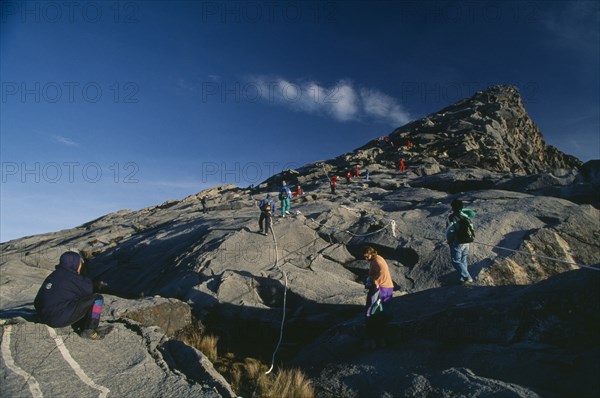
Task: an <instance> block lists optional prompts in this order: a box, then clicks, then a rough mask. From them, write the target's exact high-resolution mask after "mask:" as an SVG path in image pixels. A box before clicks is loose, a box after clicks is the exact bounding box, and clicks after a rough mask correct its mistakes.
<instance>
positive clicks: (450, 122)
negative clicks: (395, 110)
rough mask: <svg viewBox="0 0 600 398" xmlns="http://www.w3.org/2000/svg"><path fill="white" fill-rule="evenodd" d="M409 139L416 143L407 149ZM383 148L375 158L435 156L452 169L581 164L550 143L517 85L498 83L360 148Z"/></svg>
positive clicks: (519, 170)
mask: <svg viewBox="0 0 600 398" xmlns="http://www.w3.org/2000/svg"><path fill="white" fill-rule="evenodd" d="M408 140H410V141H411V144H412V146H411V147H410V148H408V147H407V142H408ZM374 147H379V148H380V149H383V151H379V152H378V153H376V156H375V158H374V159H373V160H374V161H375V162H378V163H379V162H381V161H386V160H387V161H394V162H398V161H399V159H400V158H403V157H404V158H406V159H407V160H409V159H410V161H411V163H412V164H413V165H414V164H418V163H421V162H423V160H424V159H427V158H429V161H430V160H431V159H435V161H437V162H438V163H439V164H440V165H442V166H445V167H451V168H481V169H487V170H490V171H496V172H511V173H515V174H533V173H541V172H549V171H553V170H556V169H571V168H574V167H578V166H580V165H581V162H580V161H579V160H578V159H576V158H575V157H573V156H569V155H565V154H564V153H562V152H560V151H559V150H558V149H556V148H554V147H552V146H550V145H547V144H546V143H545V142H544V140H543V137H542V133H541V132H540V130H539V128H538V127H537V126H536V125H535V123H534V122H533V121H532V120H531V118H530V117H529V115H528V114H527V111H526V110H525V106H524V104H523V99H522V98H521V95H520V94H519V91H518V89H517V88H516V87H514V86H494V87H491V88H489V89H487V90H484V91H480V92H477V93H476V94H475V95H473V96H472V97H470V98H467V99H464V100H462V101H459V102H457V103H455V104H453V105H451V106H448V107H446V108H444V109H442V110H441V111H439V112H436V113H433V114H431V115H429V116H427V117H426V118H423V119H420V120H416V121H414V122H411V123H409V124H406V125H404V126H402V127H399V128H397V129H396V130H394V131H393V132H392V133H391V134H390V135H389V136H388V137H387V139H386V140H374V141H372V142H370V143H369V144H367V145H365V146H364V147H362V148H360V149H359V151H361V150H363V151H364V150H372V149H373V148H374Z"/></svg>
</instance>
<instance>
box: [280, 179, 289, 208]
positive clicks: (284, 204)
mask: <svg viewBox="0 0 600 398" xmlns="http://www.w3.org/2000/svg"><path fill="white" fill-rule="evenodd" d="M291 197H292V191H291V190H290V188H288V186H287V184H286V182H285V181H283V183H282V187H281V190H280V191H279V200H280V201H281V217H285V215H286V214H290V212H289V210H290V198H291Z"/></svg>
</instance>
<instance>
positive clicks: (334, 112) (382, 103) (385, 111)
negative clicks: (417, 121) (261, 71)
mask: <svg viewBox="0 0 600 398" xmlns="http://www.w3.org/2000/svg"><path fill="white" fill-rule="evenodd" d="M251 80H252V81H253V82H252V83H249V84H252V85H256V88H257V90H258V91H259V94H260V95H258V97H259V98H260V99H261V100H262V101H267V102H269V103H272V104H277V105H281V106H286V107H288V108H290V109H292V110H294V111H298V112H306V113H316V114H322V115H327V116H331V117H333V118H334V119H335V120H338V121H340V122H347V121H352V120H375V121H377V122H381V123H387V124H391V125H392V126H394V127H397V126H398V125H399V124H405V123H407V122H408V121H409V120H410V115H409V114H408V112H407V111H405V110H404V108H403V107H402V105H400V104H398V103H397V102H396V100H395V99H394V98H392V97H390V96H389V95H386V94H384V93H381V92H379V91H377V90H373V89H365V88H362V89H356V88H355V87H354V85H353V84H352V83H351V82H348V81H344V80H341V81H339V82H338V83H337V84H335V85H332V86H330V87H326V86H322V85H320V84H318V83H316V82H313V81H309V82H292V81H289V80H286V79H284V78H281V77H275V78H268V77H264V76H261V77H257V78H254V79H251Z"/></svg>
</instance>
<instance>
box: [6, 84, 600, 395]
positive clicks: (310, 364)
mask: <svg viewBox="0 0 600 398" xmlns="http://www.w3.org/2000/svg"><path fill="white" fill-rule="evenodd" d="M409 139H410V140H411V145H410V147H409V146H408V140H409ZM402 158H404V159H405V160H406V165H407V169H406V170H405V171H399V170H398V161H399V159H402ZM356 166H359V169H360V171H361V176H360V177H359V178H353V179H352V181H351V182H350V183H349V184H345V183H343V180H340V181H339V182H338V184H339V186H338V190H337V192H336V194H331V192H330V187H329V180H328V179H329V177H331V175H333V174H337V175H344V174H345V173H346V171H347V170H349V169H350V168H352V169H353V170H354V168H355V167H356ZM366 169H368V170H369V174H370V176H369V180H366V178H365V174H364V173H365V170H366ZM598 175H599V173H598V164H597V162H589V163H586V164H585V165H581V162H579V161H578V160H577V159H575V158H573V157H571V156H568V155H565V154H562V153H561V152H559V151H558V150H556V149H555V148H552V147H549V146H547V145H546V144H545V143H544V142H543V139H542V136H541V133H540V132H539V131H538V129H537V127H536V126H535V124H534V123H533V122H532V121H531V120H530V119H529V117H528V116H527V113H526V112H525V110H524V107H523V104H522V100H521V98H520V97H519V95H518V91H517V90H516V88H514V87H506V86H502V87H493V88H491V89H489V90H486V91H484V92H481V93H477V94H476V95H475V96H473V97H472V98H469V99H466V100H464V101H461V102H459V103H457V104H455V105H452V106H450V107H448V108H446V109H444V110H442V111H440V112H438V113H435V114H432V115H430V116H428V117H427V118H425V119H422V120H418V121H415V122H412V123H410V124H408V125H406V126H403V127H400V128H399V129H396V130H395V131H394V132H392V133H391V134H390V135H389V136H388V137H386V138H385V139H380V140H379V139H378V140H374V141H372V142H369V143H368V144H366V145H365V146H363V147H361V148H358V149H357V150H356V151H353V152H351V153H348V154H344V155H342V156H339V157H337V158H335V159H331V160H328V161H320V162H316V163H314V164H309V165H306V166H304V167H302V168H299V169H298V170H287V171H285V172H283V173H281V174H279V175H276V176H273V177H272V178H270V179H269V180H267V181H265V182H264V183H263V184H261V185H259V186H258V187H257V188H256V189H253V190H250V189H242V188H238V187H236V186H232V185H228V186H220V187H215V188H211V189H209V190H206V191H203V192H200V193H199V194H197V195H192V196H189V197H187V198H184V199H182V200H171V201H168V202H165V203H163V204H160V205H157V206H152V207H149V208H145V209H142V210H139V211H130V210H124V211H120V212H116V213H112V214H109V215H106V216H104V217H101V218H99V219H96V220H93V221H90V222H88V223H86V224H84V225H81V226H79V227H77V228H73V229H70V230H64V231H59V232H55V233H50V234H44V235H38V236H32V237H26V238H23V239H18V240H15V241H11V242H6V243H3V244H1V245H0V250H1V259H0V270H1V274H0V286H1V288H0V318H1V319H4V322H6V323H5V325H3V326H2V330H3V340H2V344H3V347H4V346H6V348H5V349H4V350H5V352H8V353H10V354H11V355H12V359H8V357H7V356H6V355H5V356H3V359H2V361H0V363H1V366H0V370H1V372H2V375H1V377H2V379H1V380H2V381H1V382H2V389H3V391H4V389H7V390H6V391H11V392H15V393H18V392H22V391H24V388H25V387H24V386H25V384H24V383H25V381H24V379H23V378H22V377H19V375H18V373H15V371H14V368H13V367H12V366H11V365H12V364H15V365H17V366H19V367H20V368H21V369H24V371H25V372H27V373H29V374H33V375H34V376H35V374H39V373H44V372H46V373H47V372H48V371H49V369H50V368H49V366H50V365H49V362H44V361H41V362H36V361H35V360H33V359H32V358H36V357H40V358H41V357H44V356H45V355H52V357H53V358H54V356H53V355H54V354H56V353H53V354H49V353H50V352H51V351H52V350H53V348H52V347H53V346H52V344H54V343H55V342H56V340H55V339H53V338H52V335H51V334H50V333H51V332H49V330H47V329H44V328H45V327H44V326H42V325H39V324H37V323H35V322H36V320H35V316H34V315H33V314H32V301H33V298H34V296H35V293H36V291H37V289H38V288H39V286H40V284H41V282H42V280H43V278H44V277H45V276H46V275H47V274H48V273H49V272H50V271H51V270H52V269H53V268H54V266H55V265H56V264H57V262H58V257H59V256H60V254H61V253H62V252H64V251H65V250H69V249H77V250H80V251H81V252H82V253H83V254H84V255H85V256H86V257H87V258H88V262H87V265H88V269H89V275H90V276H91V277H92V278H94V279H96V280H102V281H104V282H106V283H108V286H109V289H110V294H112V295H113V296H114V297H115V298H114V300H113V301H111V302H109V303H108V305H107V311H109V315H108V316H109V317H108V318H106V314H105V318H106V319H107V322H112V323H114V325H115V326H116V331H117V332H119V334H120V335H123V336H124V337H123V338H124V339H125V340H126V341H128V342H130V343H131V341H133V340H135V339H137V341H138V343H136V344H133V343H131V344H129V343H127V344H125V345H126V346H128V347H130V348H131V350H134V351H135V352H133V351H132V352H130V353H128V352H127V351H123V352H121V351H120V350H112V349H111V348H110V344H108V343H103V342H101V343H94V344H99V345H98V347H99V349H101V350H106V352H107V353H108V351H109V350H110V351H111V352H112V354H113V355H115V356H117V357H118V359H116V360H117V361H118V362H119V363H121V365H119V366H122V368H119V369H121V370H119V371H123V372H125V373H127V372H129V371H130V370H131V371H132V372H133V371H135V370H136V369H138V368H140V367H150V368H152V369H155V370H154V371H153V372H154V373H149V376H147V379H144V380H145V381H144V383H143V385H144V387H142V386H141V384H140V386H139V387H138V386H137V385H131V386H124V385H121V384H111V383H113V382H112V379H113V378H115V379H118V377H117V373H116V370H115V371H114V372H113V371H112V370H111V369H110V368H109V367H108V366H104V365H101V362H103V361H104V359H102V358H104V357H101V356H100V357H99V358H101V360H99V361H91V360H90V361H89V362H88V359H86V355H90V354H89V350H90V349H91V348H89V347H87V346H85V345H83V342H82V341H80V339H79V338H78V337H77V336H72V335H70V334H68V333H67V332H64V333H63V332H60V333H63V340H65V344H66V346H67V348H68V349H69V350H70V351H71V352H73V355H74V356H78V357H77V358H76V362H77V363H79V364H80V365H81V366H82V368H84V369H85V370H87V371H88V372H89V374H91V375H90V378H91V379H92V380H95V382H96V384H98V385H103V386H105V387H106V388H108V389H110V390H111V391H121V392H122V394H119V395H123V396H127V395H130V391H133V390H135V389H137V388H140V389H141V388H146V389H147V392H148V394H142V395H148V396H151V395H153V393H152V391H155V390H157V389H163V388H164V389H166V390H167V391H171V393H170V394H169V396H189V395H190V394H191V395H194V396H207V397H208V396H228V395H230V394H232V392H231V390H230V388H229V387H228V386H227V384H226V382H224V381H223V380H221V379H220V378H219V375H217V374H215V373H214V370H212V369H211V368H212V365H210V363H209V362H208V360H206V358H203V356H202V355H201V354H199V353H197V352H196V351H195V350H193V349H190V348H189V347H187V346H185V345H183V343H180V342H178V341H177V340H174V339H172V338H170V337H169V336H170V335H171V333H172V332H173V330H175V329H177V328H178V327H179V326H173V324H171V322H170V321H171V319H172V316H170V315H169V314H168V313H169V312H172V313H173V314H179V315H178V316H177V318H179V319H188V318H187V316H186V315H183V313H180V312H179V311H185V310H184V309H183V308H184V307H187V306H188V305H189V307H190V311H191V313H193V315H194V316H195V317H197V318H199V319H200V320H201V321H203V322H204V323H205V324H206V325H207V327H209V328H210V330H211V331H212V332H213V333H217V334H219V336H220V337H221V340H220V342H221V343H222V344H223V345H226V346H227V347H230V348H231V347H237V348H238V349H239V350H240V351H243V352H245V353H249V354H253V355H256V356H262V357H268V358H270V354H271V352H272V350H273V348H274V346H275V342H276V340H277V337H278V336H279V327H280V322H281V319H282V313H283V310H285V314H286V322H285V334H284V336H285V339H284V344H283V345H282V347H281V350H280V352H279V353H278V357H277V358H278V360H279V361H281V362H282V363H283V364H284V365H285V364H288V363H290V362H293V363H296V364H299V365H301V366H302V367H303V368H305V369H307V370H308V371H310V372H311V375H312V376H313V377H314V383H315V386H316V387H317V391H319V394H320V395H322V396H348V397H350V396H368V395H369V392H370V390H365V388H367V387H365V386H372V385H373V384H378V383H379V382H380V381H381V383H380V384H381V391H379V392H378V394H379V395H381V394H386V393H387V394H388V395H391V396H415V397H421V396H454V395H457V394H458V395H460V394H462V395H474V396H475V395H478V396H493V395H494V394H496V393H497V394H499V395H500V396H519V397H534V396H585V395H588V394H590V393H593V392H594V391H595V392H598V390H597V385H596V384H594V383H592V382H588V381H586V380H583V379H582V378H578V377H579V376H577V372H578V371H580V370H582V369H583V368H582V366H588V365H589V366H591V368H590V369H592V370H593V369H596V368H594V367H593V366H592V364H593V361H592V360H594V359H597V352H598V351H597V350H598V343H597V341H595V339H593V338H592V336H591V335H590V334H586V333H583V332H581V333H580V331H581V330H587V329H586V328H589V327H594V326H595V327H596V328H597V325H598V323H597V309H596V307H594V305H591V306H588V307H585V306H582V305H575V304H573V305H569V304H568V303H583V302H584V299H585V298H586V297H588V298H589V297H592V296H593V295H594V294H597V291H598V287H597V286H598V285H597V281H598V279H597V277H596V276H595V275H596V274H597V271H594V270H588V271H587V272H588V273H589V277H581V275H584V274H583V273H582V272H581V271H580V270H578V269H579V267H578V265H576V264H579V265H587V266H594V265H597V264H598V263H600V247H599V245H598V242H599V241H600V222H599V220H600V212H599V211H598V205H599V192H600V190H599V185H598V178H597V176H598ZM284 179H285V180H286V181H288V183H289V184H291V185H296V184H301V185H302V187H303V188H304V194H303V195H302V196H299V197H296V198H294V199H293V200H292V214H291V215H290V216H288V217H286V218H282V217H276V218H275V222H274V226H273V231H274V234H273V235H271V236H266V237H265V236H263V235H261V234H258V233H257V230H258V224H257V221H258V215H259V212H258V209H257V203H258V201H259V200H260V199H262V198H263V197H264V195H265V194H266V193H267V192H271V193H273V194H276V192H277V189H278V187H279V184H280V183H281V181H282V180H284ZM201 198H206V199H207V205H208V208H209V211H208V213H206V214H205V213H203V212H202V206H201V204H200V199H201ZM455 198H461V199H462V200H463V201H464V202H465V204H466V206H467V207H469V208H471V209H473V210H475V211H476V212H477V218H476V219H475V220H474V221H475V228H476V242H474V243H473V244H472V247H471V251H470V263H471V267H470V268H471V271H472V274H473V276H475V277H476V279H477V281H478V285H479V286H477V287H475V288H472V289H469V288H466V287H462V286H457V279H458V277H457V274H456V271H454V269H453V268H452V267H451V265H450V264H449V261H448V259H449V250H448V247H447V245H446V243H445V236H444V234H445V223H446V218H447V215H448V212H449V203H450V202H451V201H452V200H453V199H455ZM365 245H371V246H373V247H375V248H376V249H377V250H378V251H379V252H380V253H381V254H382V255H383V256H384V257H385V258H386V259H387V261H388V263H389V265H390V268H391V272H392V277H393V280H394V283H395V285H396V296H397V297H395V298H394V299H393V302H392V305H391V308H392V309H393V312H394V321H393V323H392V325H391V328H390V330H389V338H388V344H389V345H390V348H389V349H387V350H381V351H377V352H375V353H369V352H363V351H360V349H358V346H359V345H360V344H358V343H357V342H358V341H359V340H360V336H361V333H362V323H363V318H362V305H363V304H364V289H363V284H362V281H363V278H364V276H365V274H366V270H367V265H366V264H365V262H364V261H363V260H362V256H361V254H362V250H363V248H364V246H365ZM551 259H558V260H560V261H555V260H551ZM570 275H576V276H572V277H571V276H570ZM586 275H587V274H586ZM549 278H551V279H550V281H553V282H550V281H547V280H548V279H549ZM570 289H572V290H574V292H573V294H580V295H581V297H579V296H577V297H574V296H573V297H572V295H570V293H569V291H570ZM284 293H285V297H286V301H285V308H284V301H283V298H284ZM154 296H162V297H166V298H170V300H171V301H169V302H170V303H171V304H164V305H167V307H162V305H163V303H162V302H160V301H157V302H152V304H151V305H149V306H148V307H146V305H147V303H148V300H164V299H161V298H155V297H154ZM117 297H120V298H117ZM592 298H593V297H592ZM534 299H535V300H534ZM563 299H564V300H563ZM532 300H533V302H535V303H537V304H535V305H533V304H531V303H532ZM536 300H537V301H536ZM557 300H558V301H557ZM563 301H564V302H563ZM173 303H178V304H173ZM596 304H597V300H596ZM596 304H595V305H596ZM170 305H174V307H173V309H172V311H167V312H166V313H165V308H171V307H168V306H170ZM182 306H184V307H182ZM140 307H141V308H140ZM111 308H112V310H111ZM136 308H138V309H139V311H138V312H136ZM116 309H119V310H118V311H117V310H116ZM110 311H113V312H110ZM140 311H141V312H140ZM569 311H570V312H569ZM590 311H591V312H590ZM594 311H596V312H594ZM132 314H134V315H132ZM190 316H191V315H190ZM16 319H17V321H15V320H16ZM165 319H167V320H169V321H168V322H165ZM474 320H477V321H474ZM9 324H14V325H9ZM152 324H160V328H159V329H158V330H160V332H157V331H156V330H154V329H152V326H150V325H152ZM132 325H133V326H132ZM465 325H468V327H465ZM9 326H10V329H8V330H9V331H7V327H9ZM30 329H31V330H34V329H35V330H37V329H39V330H40V333H39V336H38V338H39V340H40V342H39V344H36V345H33V346H31V347H30V348H28V349H27V350H24V349H23V347H24V344H21V343H17V341H24V339H26V337H27V336H28V334H29V333H30ZM171 329H172V330H171ZM151 331H152V333H155V334H152V333H151ZM60 333H59V334H60ZM113 333H114V332H113ZM149 333H150V334H152V336H150V335H149ZM156 333H158V335H156ZM153 336H154V337H153ZM158 336H160V337H158ZM9 337H10V339H9ZM7 340H8V343H7V342H6V341H7ZM130 340H131V341H130ZM572 342H575V343H576V344H574V345H573V344H572ZM355 343H356V344H355ZM104 344H106V345H104ZM38 347H39V348H38ZM119 347H120V346H119ZM581 347H587V349H588V350H589V354H586V353H585V352H584V350H583V348H581ZM317 354H318V355H317ZM328 354H332V355H328ZM563 354H564V355H563ZM121 355H123V356H126V357H127V358H129V357H131V356H133V357H134V358H139V359H138V360H135V361H133V362H128V361H129V359H127V358H126V357H123V358H121ZM561 355H562V357H561ZM399 358H403V362H404V363H405V365H403V366H396V365H394V361H398V360H399ZM498 358H503V359H501V360H499V359H498ZM521 358H528V359H531V361H530V362H527V361H524V362H523V363H530V364H531V365H532V367H531V368H528V367H525V366H521V365H519V360H520V359H521ZM560 358H563V359H560ZM105 359H106V360H107V361H108V357H106V358H105ZM497 359H498V361H499V362H495V361H496V360H497ZM11 360H12V362H11ZM53 360H54V359H53ZM55 360H56V361H57V362H56V364H54V365H52V366H58V365H57V364H58V363H59V362H58V361H59V359H55ZM544 361H545V362H544ZM517 365H519V366H517ZM542 365H543V366H542ZM513 366H514V367H515V369H517V370H513V371H511V370H510V368H511V367H513ZM533 368H535V369H533ZM565 369H566V371H565ZM587 372H588V371H587V370H586V371H585V372H583V373H582V374H585V375H587V374H588V373H587ZM86 373H87V372H86ZM563 374H567V375H568V377H570V378H571V379H570V380H572V381H573V383H572V384H568V385H566V386H565V385H558V384H557V383H549V384H547V385H546V384H544V383H543V382H542V380H544V378H552V377H556V378H557V380H558V378H560V377H561V376H562V375H563ZM144 377H146V376H144ZM69 380H70V379H69ZM98 380H101V381H102V382H103V383H105V384H102V383H101V382H99V381H98ZM109 380H111V381H110V382H109ZM394 381H399V384H397V387H394V388H392V387H391V385H392V384H393V382H394ZM575 382H577V383H575ZM77 383H79V381H77V382H76V381H73V382H68V383H66V384H65V385H63V386H61V387H60V388H62V389H65V391H70V392H71V395H72V392H73V391H78V390H77V389H78V388H79V387H77V386H78V385H79V384H77ZM115 383H117V382H115ZM39 384H40V386H41V388H42V391H53V390H54V388H58V387H56V386H54V385H52V382H51V381H50V380H49V376H48V378H44V377H42V376H40V377H39ZM86 388H87V387H86ZM127 388H130V389H131V390H129V389H127ZM120 389H122V390H120ZM96 390H97V389H96ZM61 391H62V390H61ZM91 391H92V392H93V391H94V388H92V390H91ZM140 391H145V390H140ZM94 393H95V392H94ZM202 394H204V395H202ZM328 394H329V395H328ZM46 395H48V394H46ZM50 395H51V394H50ZM67 395H69V394H67ZM376 395H377V394H376ZM379 395H377V396H379ZM592 395H593V394H592Z"/></svg>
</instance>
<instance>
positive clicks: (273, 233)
mask: <svg viewBox="0 0 600 398" xmlns="http://www.w3.org/2000/svg"><path fill="white" fill-rule="evenodd" d="M271 236H272V237H273V242H274V243H275V266H274V267H273V268H277V269H279V271H281V273H282V274H283V278H284V280H285V285H284V289H283V315H282V317H281V327H280V329H279V341H278V342H277V346H275V351H273V356H272V358H271V367H270V368H269V370H267V371H266V373H265V374H267V375H268V374H269V373H271V371H272V370H273V368H274V367H275V355H277V351H279V346H280V345H281V341H282V340H283V325H284V324H285V309H286V303H287V288H288V280H287V275H286V273H285V271H284V270H283V269H282V268H281V267H280V266H279V250H278V248H277V239H276V238H275V231H274V230H273V225H272V224H271Z"/></svg>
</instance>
